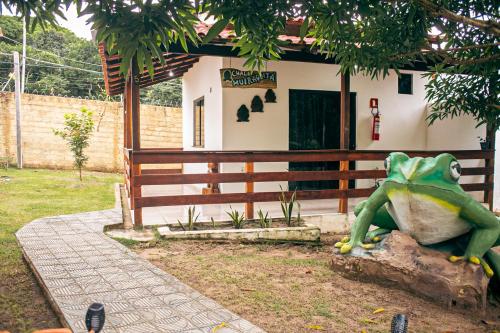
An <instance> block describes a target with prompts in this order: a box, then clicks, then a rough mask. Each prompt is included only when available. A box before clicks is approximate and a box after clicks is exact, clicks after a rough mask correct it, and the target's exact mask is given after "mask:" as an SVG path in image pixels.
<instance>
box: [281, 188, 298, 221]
mask: <svg viewBox="0 0 500 333" xmlns="http://www.w3.org/2000/svg"><path fill="white" fill-rule="evenodd" d="M280 188H281V194H280V205H281V211H282V212H283V216H284V218H285V223H286V225H287V226H289V227H291V226H292V225H293V218H292V214H293V207H294V206H295V202H296V198H297V191H293V194H292V196H291V197H290V200H287V198H286V194H285V191H284V190H283V188H282V187H281V186H280ZM299 219H300V211H299Z"/></svg>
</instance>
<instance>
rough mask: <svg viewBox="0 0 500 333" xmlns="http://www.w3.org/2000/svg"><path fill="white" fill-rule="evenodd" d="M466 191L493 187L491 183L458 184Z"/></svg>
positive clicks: (485, 189)
mask: <svg viewBox="0 0 500 333" xmlns="http://www.w3.org/2000/svg"><path fill="white" fill-rule="evenodd" d="M460 186H461V187H462V188H463V189H464V191H466V192H475V191H487V190H492V189H493V183H473V184H460Z"/></svg>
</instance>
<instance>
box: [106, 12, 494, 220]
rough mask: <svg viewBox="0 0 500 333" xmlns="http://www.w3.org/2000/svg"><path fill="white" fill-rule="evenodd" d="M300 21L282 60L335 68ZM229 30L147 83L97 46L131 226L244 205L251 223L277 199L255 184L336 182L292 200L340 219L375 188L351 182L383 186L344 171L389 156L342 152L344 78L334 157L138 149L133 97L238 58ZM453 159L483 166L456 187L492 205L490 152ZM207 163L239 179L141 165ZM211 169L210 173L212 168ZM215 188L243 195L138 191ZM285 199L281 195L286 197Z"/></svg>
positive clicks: (162, 66)
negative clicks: (330, 202)
mask: <svg viewBox="0 0 500 333" xmlns="http://www.w3.org/2000/svg"><path fill="white" fill-rule="evenodd" d="M300 24H301V22H300V21H291V22H289V23H288V24H287V28H286V35H282V36H280V39H282V40H286V41H289V45H288V47H287V48H286V52H285V53H284V54H283V55H282V59H281V61H299V62H312V63H324V64H336V61H335V58H325V56H324V55H322V54H319V53H317V52H315V51H314V50H311V48H310V44H311V43H312V42H313V40H311V39H305V40H301V39H300V38H299V37H298V36H299V27H300ZM208 29H209V26H208V25H205V24H200V25H198V26H197V27H196V30H197V32H198V33H199V35H200V36H201V37H203V35H204V34H206V32H207V31H208ZM232 37H233V36H231V29H230V27H228V28H226V29H225V30H223V31H222V32H221V33H220V34H219V36H217V38H215V39H214V40H212V41H211V42H210V43H209V44H204V45H200V46H198V47H196V46H194V45H190V46H189V53H186V52H185V51H184V50H183V49H182V47H181V46H180V45H177V44H173V45H171V47H170V49H169V51H168V52H164V53H163V58H164V63H162V62H160V61H159V60H158V59H156V61H154V62H153V63H154V72H155V75H154V77H153V78H151V77H150V75H149V73H148V71H147V70H146V68H143V69H140V68H138V67H137V64H136V62H134V61H132V64H131V67H130V68H131V69H130V75H128V78H125V77H124V76H123V75H121V74H120V72H119V68H120V61H121V59H120V57H119V56H118V55H113V56H110V55H109V54H108V53H107V51H106V49H105V47H104V45H102V44H101V45H100V46H99V53H100V56H101V61H102V66H103V72H104V82H105V87H106V92H107V93H108V94H109V95H111V96H114V95H120V94H123V101H124V150H123V152H124V174H125V183H126V188H127V193H128V196H129V198H130V206H131V209H132V210H133V211H134V223H135V225H136V226H141V225H142V208H143V207H157V206H173V205H196V204H198V205H200V204H224V203H245V216H246V217H247V218H250V219H251V218H253V214H254V209H253V204H254V202H266V201H278V198H279V195H280V192H254V183H255V182H270V181H311V180H339V188H338V189H326V190H303V191H297V199H300V200H313V199H330V198H336V199H339V212H340V213H347V207H348V200H349V198H359V197H367V196H369V195H370V194H371V193H372V192H373V191H374V188H349V186H348V184H349V180H352V179H382V178H385V176H386V175H385V171H384V170H349V162H350V161H377V160H380V161H382V160H384V159H385V158H386V157H387V155H388V154H389V153H390V151H359V150H349V128H350V119H349V110H350V102H349V101H350V98H349V96H350V76H349V75H341V78H340V79H341V108H340V113H341V114H340V119H341V121H340V128H339V134H340V149H338V150H302V151H299V150H294V151H183V150H182V149H165V148H157V149H151V148H147V149H145V148H142V147H141V134H140V126H141V125H140V99H139V92H140V89H141V88H145V87H148V86H151V85H154V84H157V83H160V82H164V81H168V80H171V79H174V78H179V77H182V76H183V75H184V74H185V73H186V72H187V71H189V69H190V68H191V67H193V66H194V65H195V64H196V63H197V62H198V61H199V59H200V57H202V56H221V57H237V56H238V54H237V51H235V50H233V49H232V46H233V45H232V42H231V38H232ZM403 69H411V70H420V71H425V70H427V69H428V64H426V63H424V62H415V63H414V64H413V66H408V67H406V68H403ZM441 152H442V151H409V152H408V151H407V152H406V153H407V154H409V155H410V156H435V155H436V154H439V153H441ZM448 152H450V153H452V154H454V155H455V156H456V157H457V158H458V159H461V160H467V159H480V160H484V161H485V163H484V167H473V168H464V169H463V171H462V174H463V175H484V181H483V182H481V183H472V184H462V187H463V188H464V189H465V190H466V191H483V192H484V201H485V202H487V203H488V204H489V205H490V209H491V208H492V205H493V166H494V150H489V151H483V150H466V151H448ZM327 161H328V162H330V161H339V162H340V169H339V170H328V171H284V172H254V163H256V162H327ZM184 163H207V164H210V165H218V164H219V163H245V172H242V173H214V172H208V171H207V173H202V174H182V173H172V170H171V169H153V170H152V169H144V170H143V169H142V167H141V165H143V164H184ZM215 169H217V168H215ZM200 183H206V184H219V183H245V184H246V186H245V192H243V193H212V194H195V195H175V196H156V197H143V196H142V186H144V185H172V184H200ZM291 194H292V193H291V192H288V193H287V195H288V196H290V195H291Z"/></svg>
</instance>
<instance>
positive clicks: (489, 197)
mask: <svg viewBox="0 0 500 333" xmlns="http://www.w3.org/2000/svg"><path fill="white" fill-rule="evenodd" d="M495 137H496V133H495V131H494V130H492V129H490V130H488V129H487V130H486V140H487V141H488V142H490V145H491V146H490V149H491V150H493V151H495V141H496V140H495ZM484 162H485V163H484V166H485V167H486V168H494V167H495V155H493V157H492V158H491V159H490V158H488V159H486V160H485V161H484ZM484 182H485V183H487V184H492V185H493V188H491V189H488V190H486V191H484V202H487V203H488V206H489V208H490V210H491V211H493V193H494V192H495V188H494V187H495V175H494V173H492V174H491V175H488V176H485V177H484Z"/></svg>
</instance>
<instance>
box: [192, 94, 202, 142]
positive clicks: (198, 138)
mask: <svg viewBox="0 0 500 333" xmlns="http://www.w3.org/2000/svg"><path fill="white" fill-rule="evenodd" d="M193 104H194V110H193V146H194V147H203V146H205V99H204V97H200V98H198V99H196V100H195V101H194V103H193Z"/></svg>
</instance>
